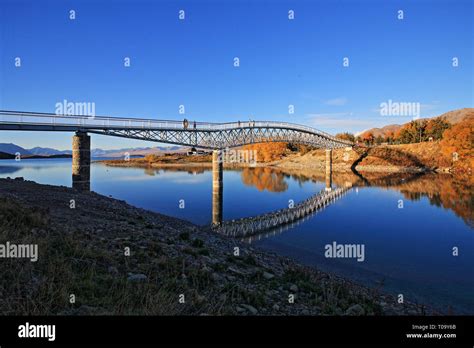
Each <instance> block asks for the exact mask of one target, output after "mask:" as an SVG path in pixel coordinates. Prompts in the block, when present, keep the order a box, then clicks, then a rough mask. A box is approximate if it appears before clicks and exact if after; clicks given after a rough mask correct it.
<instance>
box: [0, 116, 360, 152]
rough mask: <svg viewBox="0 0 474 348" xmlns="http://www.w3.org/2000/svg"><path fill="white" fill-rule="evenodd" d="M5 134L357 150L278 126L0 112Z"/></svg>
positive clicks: (294, 126) (0, 125)
mask: <svg viewBox="0 0 474 348" xmlns="http://www.w3.org/2000/svg"><path fill="white" fill-rule="evenodd" d="M0 130H16V131H48V132H77V133H95V134H101V135H109V136H114V137H122V138H130V139H138V140H146V141H155V142H159V143H168V144H177V145H184V146H193V147H199V148H206V149H212V150H218V149H225V148H232V147H238V146H242V145H246V144H254V143H262V142H277V141H279V142H292V143H299V144H307V145H312V146H314V147H318V148H326V149H334V148H340V147H346V146H352V143H350V142H348V141H345V140H342V139H338V138H336V137H335V136H332V135H331V134H328V133H325V132H322V131H320V130H317V129H315V128H312V127H308V126H303V125H298V124H293V123H287V122H274V121H245V122H241V121H237V122H227V123H210V122H196V121H187V120H183V121H172V120H154V119H143V118H123V117H104V116H76V115H56V114H48V113H39V112H20V111H5V110H0Z"/></svg>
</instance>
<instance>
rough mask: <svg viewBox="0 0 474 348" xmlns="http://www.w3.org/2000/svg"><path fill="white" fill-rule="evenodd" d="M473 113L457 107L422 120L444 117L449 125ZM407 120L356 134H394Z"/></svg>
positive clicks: (473, 109)
mask: <svg viewBox="0 0 474 348" xmlns="http://www.w3.org/2000/svg"><path fill="white" fill-rule="evenodd" d="M472 114H474V108H463V109H458V110H453V111H448V112H445V113H444V114H441V115H439V116H434V117H428V118H424V119H422V120H427V121H428V120H432V119H435V118H444V119H445V120H446V122H448V123H450V124H451V125H455V124H457V123H459V122H461V121H462V120H464V119H465V118H466V117H468V116H469V115H472ZM407 123H409V122H406V123H404V124H391V125H388V126H384V127H382V128H371V129H367V130H365V131H362V132H360V133H357V134H356V135H357V136H360V137H361V138H364V135H367V134H369V133H372V134H373V136H374V137H375V138H376V137H378V136H381V137H384V138H385V137H387V136H388V135H390V134H395V133H396V132H397V131H399V130H400V129H401V128H402V127H403V126H404V125H405V124H407Z"/></svg>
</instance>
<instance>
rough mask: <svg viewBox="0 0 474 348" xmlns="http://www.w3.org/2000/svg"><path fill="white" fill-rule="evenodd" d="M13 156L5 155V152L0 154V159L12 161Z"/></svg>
mask: <svg viewBox="0 0 474 348" xmlns="http://www.w3.org/2000/svg"><path fill="white" fill-rule="evenodd" d="M14 158H15V155H12V154H9V153H5V152H0V159H14Z"/></svg>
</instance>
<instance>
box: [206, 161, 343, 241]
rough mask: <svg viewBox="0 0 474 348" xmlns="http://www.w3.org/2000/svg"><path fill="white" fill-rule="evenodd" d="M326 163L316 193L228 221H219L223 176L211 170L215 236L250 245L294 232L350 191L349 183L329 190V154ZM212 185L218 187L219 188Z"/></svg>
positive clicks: (330, 179)
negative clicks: (282, 206)
mask: <svg viewBox="0 0 474 348" xmlns="http://www.w3.org/2000/svg"><path fill="white" fill-rule="evenodd" d="M326 163H327V164H329V165H328V166H327V167H329V168H327V170H326V187H325V188H324V189H323V190H321V191H320V192H319V193H317V194H315V195H313V196H311V197H310V198H308V199H306V200H304V201H302V202H300V203H298V204H296V205H295V206H293V207H289V208H286V209H280V210H276V211H272V212H269V213H265V214H261V215H258V216H252V217H246V218H241V219H237V220H228V221H222V216H223V214H222V209H223V206H222V175H220V176H219V175H218V174H217V168H216V167H213V191H212V229H213V230H214V231H215V232H217V233H220V234H223V235H226V236H230V237H234V238H242V240H244V241H247V242H249V243H251V242H252V241H254V240H256V239H261V238H262V237H267V236H272V235H276V234H277V233H282V232H284V231H286V230H288V229H291V228H293V227H294V226H296V225H298V224H299V223H301V222H303V221H305V220H306V219H307V218H309V217H311V216H313V215H314V214H315V213H316V212H318V211H320V210H322V209H324V208H326V207H327V206H328V205H330V204H331V203H333V202H335V201H336V200H338V199H339V198H341V197H343V196H344V195H345V194H346V193H347V192H348V191H350V190H351V189H352V185H351V184H350V183H346V185H345V186H342V187H336V188H332V187H331V184H332V171H331V169H330V163H331V153H330V152H328V156H327V162H326ZM221 170H222V169H221ZM215 185H218V187H216V186H215Z"/></svg>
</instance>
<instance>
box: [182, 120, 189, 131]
mask: <svg viewBox="0 0 474 348" xmlns="http://www.w3.org/2000/svg"><path fill="white" fill-rule="evenodd" d="M183 128H184V130H187V129H188V120H187V119H184V120H183Z"/></svg>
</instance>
